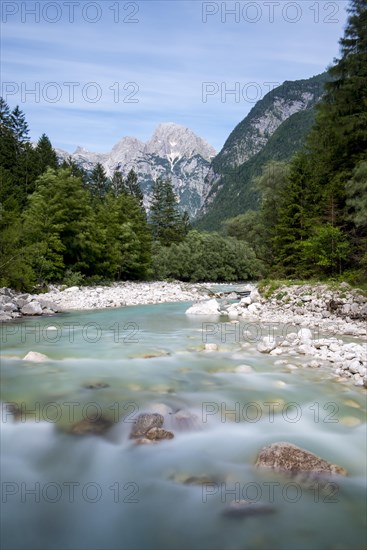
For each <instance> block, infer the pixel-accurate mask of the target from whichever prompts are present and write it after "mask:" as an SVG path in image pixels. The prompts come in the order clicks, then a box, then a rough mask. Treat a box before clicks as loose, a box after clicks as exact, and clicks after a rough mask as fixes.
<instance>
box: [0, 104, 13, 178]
mask: <svg viewBox="0 0 367 550" xmlns="http://www.w3.org/2000/svg"><path fill="white" fill-rule="evenodd" d="M16 159H17V140H16V138H15V135H14V132H13V129H12V123H11V113H10V108H9V106H8V104H7V103H6V101H5V100H4V99H3V98H2V97H0V166H2V167H3V168H6V169H7V170H10V171H12V169H13V167H14V164H15V163H16Z"/></svg>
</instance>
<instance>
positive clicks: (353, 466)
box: [1, 303, 366, 550]
mask: <svg viewBox="0 0 367 550" xmlns="http://www.w3.org/2000/svg"><path fill="white" fill-rule="evenodd" d="M188 306H189V304H187V303H186V304H182V303H181V304H163V305H150V306H137V307H130V308H122V309H113V310H100V311H93V312H90V311H89V312H74V313H67V314H62V315H59V316H56V317H53V318H33V319H27V320H26V321H21V322H18V323H12V324H7V325H4V326H3V327H2V333H1V338H2V361H1V380H2V385H1V388H2V389H1V401H2V403H3V406H2V419H1V487H2V495H1V548H2V550H115V549H116V550H118V549H124V550H130V549H131V550H186V549H192V550H199V549H203V550H250V549H251V550H252V549H254V550H255V549H263V550H272V549H274V550H275V549H277V550H278V549H279V550H342V549H353V550H357V549H358V550H362V549H363V548H365V547H366V534H365V533H366V531H365V517H366V400H365V390H363V389H360V388H356V387H353V386H352V385H346V384H340V383H338V382H336V381H335V380H334V379H333V378H331V377H330V376H329V374H328V373H327V371H326V370H323V369H309V368H303V367H302V360H301V359H299V358H297V357H296V358H295V357H293V358H292V363H293V364H294V365H295V366H296V367H297V366H298V368H293V369H290V368H288V367H287V365H285V364H281V363H279V359H282V358H279V357H273V356H269V355H262V354H260V353H259V352H257V351H256V342H255V338H254V337H253V336H251V335H250V336H249V333H251V332H253V334H255V333H256V334H258V331H251V327H247V328H246V330H247V331H250V332H246V333H245V332H241V324H240V325H235V324H229V323H224V321H225V319H221V321H222V322H223V324H219V321H218V319H207V318H205V319H204V318H199V317H188V316H186V315H185V310H186V309H187V307H188ZM51 325H52V326H53V327H56V329H57V330H55V328H50V327H51ZM236 326H237V328H238V332H237V333H234V332H233V331H234V330H235V328H234V327H236ZM236 330H237V329H236ZM246 335H247V336H246ZM263 335H264V336H265V335H266V334H265V333H263ZM205 341H206V342H210V343H217V344H218V346H219V351H217V352H205V351H203V347H204V343H205ZM29 351H37V352H40V353H44V354H46V355H47V356H48V357H49V360H47V361H45V362H43V363H31V362H28V361H22V360H21V358H22V357H24V355H25V354H26V353H28V352H29ZM304 361H305V360H304ZM240 365H248V366H250V367H252V370H251V371H250V372H238V371H236V368H237V367H238V366H240ZM243 370H244V371H246V368H244V369H243ZM95 384H100V385H101V386H105V387H99V388H93V387H92V388H88V386H93V385H95ZM5 403H16V404H17V405H18V406H22V407H23V413H22V414H21V415H20V416H19V417H18V419H17V420H15V419H14V417H13V415H12V414H10V411H9V405H5ZM148 411H157V412H159V411H166V412H167V414H166V417H165V424H164V427H166V428H167V429H170V430H172V431H173V432H174V434H175V437H174V439H172V440H169V441H162V442H159V443H157V444H151V445H136V444H135V443H134V441H132V440H131V439H129V433H130V430H131V426H132V422H133V421H134V417H136V416H137V414H139V413H140V412H148ZM93 414H100V415H103V416H104V417H106V418H109V419H113V421H114V425H113V427H112V428H111V429H110V430H109V431H108V432H107V433H106V434H104V435H98V436H96V435H75V434H70V433H68V430H69V429H70V427H71V425H73V424H75V423H76V422H78V421H80V420H83V419H85V418H86V417H88V416H91V415H93ZM276 441H288V442H291V443H294V444H296V445H298V446H300V447H303V448H305V449H308V450H309V451H311V452H314V453H316V454H317V455H319V456H321V457H323V458H325V459H326V460H328V461H330V462H332V463H335V464H339V465H341V466H343V467H344V468H346V469H347V470H348V476H347V477H345V478H341V479H339V477H338V479H337V480H336V481H335V482H334V484H333V485H332V486H330V490H328V491H326V492H325V490H321V491H320V490H319V489H318V488H317V487H315V488H311V489H310V488H309V487H308V488H307V487H304V486H303V485H302V482H300V483H298V481H297V479H289V478H285V477H284V476H282V475H281V474H279V473H278V474H277V473H269V472H264V471H261V470H258V469H256V468H255V467H254V462H255V460H256V456H257V453H258V452H259V450H260V449H261V448H262V447H263V446H265V445H267V444H270V443H272V442H276ZM235 499H237V500H239V499H246V500H253V501H255V502H259V503H266V504H271V505H272V506H273V507H274V513H272V514H269V515H253V516H250V517H244V518H232V517H227V516H226V515H224V514H223V510H224V509H225V507H226V506H228V505H229V503H230V502H231V501H232V500H235Z"/></svg>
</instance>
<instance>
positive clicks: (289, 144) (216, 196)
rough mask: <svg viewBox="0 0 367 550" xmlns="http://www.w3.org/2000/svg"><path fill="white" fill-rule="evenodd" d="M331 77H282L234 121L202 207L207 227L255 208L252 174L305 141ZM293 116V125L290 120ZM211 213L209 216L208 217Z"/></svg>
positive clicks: (287, 155) (210, 173)
mask: <svg viewBox="0 0 367 550" xmlns="http://www.w3.org/2000/svg"><path fill="white" fill-rule="evenodd" d="M327 79H328V75H327V73H323V74H321V75H317V76H315V77H312V78H310V79H308V80H297V81H294V82H288V81H286V82H284V84H282V85H281V86H279V87H278V88H275V89H274V90H272V91H271V92H269V93H268V94H266V95H265V96H264V98H263V99H261V100H260V101H258V102H257V103H256V105H255V106H254V107H253V109H252V110H251V111H250V113H249V114H248V115H247V116H246V117H245V118H244V119H243V120H242V122H240V123H239V124H238V125H237V126H236V128H235V129H234V130H233V132H232V133H231V134H230V135H229V137H228V139H227V141H226V142H225V144H224V146H223V148H222V150H221V151H220V152H219V153H218V155H217V156H216V157H215V158H214V159H213V160H212V162H211V165H210V168H209V171H208V176H207V178H206V182H205V183H206V185H207V186H208V189H207V191H206V193H207V194H206V197H205V199H204V203H203V207H202V208H201V210H200V212H199V217H203V216H204V218H203V222H200V223H201V226H202V227H203V228H210V229H215V228H216V227H215V222H216V223H218V222H219V221H220V219H224V218H229V217H231V216H233V215H236V214H238V213H239V212H243V211H245V210H246V209H248V208H253V207H254V200H255V199H254V193H253V192H252V191H250V190H249V187H250V183H251V182H250V180H251V178H252V177H253V176H256V175H258V173H259V172H260V171H261V166H262V165H263V163H264V162H267V161H268V160H271V159H274V160H287V159H288V158H290V157H291V156H292V155H293V154H294V153H295V152H296V151H297V150H299V148H300V147H301V146H302V145H303V143H304V141H305V138H306V135H307V133H308V131H309V129H310V122H311V121H312V119H313V111H314V107H315V105H316V104H317V103H318V102H319V101H320V99H321V97H322V94H323V90H324V84H325V82H326V80H327ZM303 114H304V115H305V116H301V115H303ZM309 114H310V115H312V116H308V115H309ZM292 119H294V124H291V123H290V124H288V121H289V122H291V121H292ZM283 127H284V130H285V131H284V132H282V129H283ZM273 137H274V138H276V139H275V140H274V139H273ZM274 145H275V147H274ZM269 146H270V147H269ZM268 147H269V151H268V152H267V149H268ZM268 153H269V154H268ZM222 213H223V214H222ZM208 214H209V217H210V220H209V219H207V220H205V216H207V215H208ZM218 214H219V217H218Z"/></svg>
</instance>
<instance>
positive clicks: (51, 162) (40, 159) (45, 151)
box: [36, 134, 58, 176]
mask: <svg viewBox="0 0 367 550" xmlns="http://www.w3.org/2000/svg"><path fill="white" fill-rule="evenodd" d="M36 157H37V171H38V176H41V175H42V174H43V173H44V172H46V170H47V168H52V169H53V170H56V169H57V167H58V162H57V156H56V153H55V151H54V149H53V148H52V145H51V142H50V140H49V138H48V137H47V136H46V134H42V136H41V137H40V138H39V140H38V143H37V146H36Z"/></svg>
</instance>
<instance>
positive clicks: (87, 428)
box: [70, 416, 113, 435]
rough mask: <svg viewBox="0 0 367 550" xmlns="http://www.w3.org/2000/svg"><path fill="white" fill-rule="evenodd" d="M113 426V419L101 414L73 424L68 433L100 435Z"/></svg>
mask: <svg viewBox="0 0 367 550" xmlns="http://www.w3.org/2000/svg"><path fill="white" fill-rule="evenodd" d="M112 426H113V421H112V420H110V419H109V418H105V417H103V416H99V417H96V418H94V419H91V420H90V419H84V420H81V421H80V422H77V423H76V424H74V425H73V426H72V427H71V429H70V433H72V434H75V435H102V434H104V433H105V432H106V431H107V430H109V429H110V428H111V427H112Z"/></svg>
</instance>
